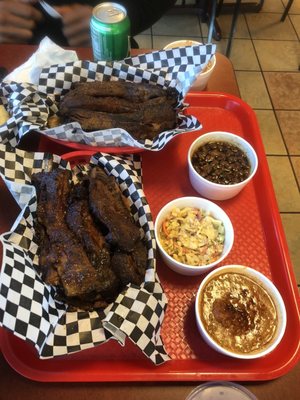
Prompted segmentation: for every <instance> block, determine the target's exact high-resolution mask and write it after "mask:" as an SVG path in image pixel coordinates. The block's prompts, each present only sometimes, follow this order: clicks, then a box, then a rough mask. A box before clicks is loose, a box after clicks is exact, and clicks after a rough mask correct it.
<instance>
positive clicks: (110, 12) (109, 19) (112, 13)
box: [93, 2, 127, 24]
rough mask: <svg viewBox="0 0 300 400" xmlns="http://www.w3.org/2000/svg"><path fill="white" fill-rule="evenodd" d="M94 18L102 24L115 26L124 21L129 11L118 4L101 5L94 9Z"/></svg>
mask: <svg viewBox="0 0 300 400" xmlns="http://www.w3.org/2000/svg"><path fill="white" fill-rule="evenodd" d="M93 16H94V17H95V18H96V19H97V20H98V21H100V22H103V23H106V24H107V23H108V24H113V23H116V22H120V21H123V19H124V18H126V16H127V11H126V9H125V8H124V7H123V6H121V4H118V3H112V2H107V3H100V4H98V5H97V6H96V7H95V8H94V9H93Z"/></svg>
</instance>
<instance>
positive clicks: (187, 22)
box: [152, 14, 201, 38]
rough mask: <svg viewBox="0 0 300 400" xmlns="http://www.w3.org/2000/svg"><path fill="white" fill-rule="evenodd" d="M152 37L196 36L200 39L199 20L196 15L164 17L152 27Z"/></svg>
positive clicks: (168, 15)
mask: <svg viewBox="0 0 300 400" xmlns="http://www.w3.org/2000/svg"><path fill="white" fill-rule="evenodd" d="M152 33H153V35H171V36H178V34H180V36H196V37H199V38H201V30H200V24H199V19H198V17H197V16H196V15H189V14H182V15H170V14H167V15H164V16H163V17H162V18H161V19H160V20H159V21H158V22H156V23H155V24H154V25H153V26H152Z"/></svg>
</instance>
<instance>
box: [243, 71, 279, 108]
mask: <svg viewBox="0 0 300 400" xmlns="http://www.w3.org/2000/svg"><path fill="white" fill-rule="evenodd" d="M236 78H237V81H238V85H239V89H240V93H241V97H242V99H243V100H244V101H246V102H247V103H248V104H249V105H250V106H251V107H252V108H258V109H271V108H272V104H271V101H270V98H269V95H268V92H267V88H266V85H265V83H264V80H263V76H262V74H261V72H248V71H236Z"/></svg>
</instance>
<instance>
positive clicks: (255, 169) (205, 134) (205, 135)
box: [188, 131, 258, 189]
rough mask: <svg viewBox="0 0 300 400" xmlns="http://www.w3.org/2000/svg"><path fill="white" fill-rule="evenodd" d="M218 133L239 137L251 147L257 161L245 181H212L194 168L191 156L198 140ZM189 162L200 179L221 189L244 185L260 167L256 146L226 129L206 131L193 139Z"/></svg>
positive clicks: (189, 151)
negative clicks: (229, 182)
mask: <svg viewBox="0 0 300 400" xmlns="http://www.w3.org/2000/svg"><path fill="white" fill-rule="evenodd" d="M216 134H218V135H221V136H222V135H223V134H224V136H225V135H226V136H227V137H232V138H237V139H238V140H239V141H241V143H242V144H246V146H247V147H249V149H250V151H251V153H252V154H253V157H254V160H255V163H254V165H253V170H252V172H251V173H250V175H249V176H248V177H247V178H246V179H244V180H243V181H241V182H238V183H231V184H228V185H223V184H221V183H216V182H212V181H210V180H208V179H206V178H204V177H203V176H202V175H200V174H199V173H198V172H197V171H196V170H195V168H194V166H193V164H192V157H191V156H192V154H191V153H192V148H193V147H194V146H195V144H196V143H197V142H198V140H200V139H202V138H209V137H210V136H214V135H216ZM224 140H225V139H224ZM203 143H204V142H203ZM199 147H200V146H199ZM188 164H189V166H190V168H191V169H192V170H193V171H194V172H195V174H197V176H198V177H199V178H200V180H203V181H204V182H208V183H210V184H211V186H212V187H215V188H220V189H221V188H222V189H224V188H235V187H238V186H240V185H242V184H243V185H245V184H246V183H247V182H249V181H250V180H251V179H252V178H253V177H254V175H255V174H256V171H257V168H258V157H257V154H256V151H255V150H254V148H253V147H252V146H251V144H250V143H249V142H248V141H247V140H245V139H244V138H242V137H241V136H239V135H236V134H235V133H231V132H226V131H213V132H207V133H204V134H203V135H201V136H198V137H197V139H195V140H194V141H193V143H192V144H191V145H190V147H189V150H188Z"/></svg>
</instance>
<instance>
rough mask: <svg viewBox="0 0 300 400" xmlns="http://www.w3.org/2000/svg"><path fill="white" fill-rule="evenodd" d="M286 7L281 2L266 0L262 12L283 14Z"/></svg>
mask: <svg viewBox="0 0 300 400" xmlns="http://www.w3.org/2000/svg"><path fill="white" fill-rule="evenodd" d="M283 11H284V6H283V4H282V1H281V0H265V1H264V4H263V7H262V9H261V11H260V12H275V13H276V12H278V13H283Z"/></svg>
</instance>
